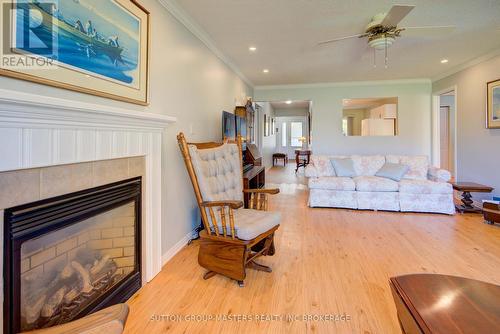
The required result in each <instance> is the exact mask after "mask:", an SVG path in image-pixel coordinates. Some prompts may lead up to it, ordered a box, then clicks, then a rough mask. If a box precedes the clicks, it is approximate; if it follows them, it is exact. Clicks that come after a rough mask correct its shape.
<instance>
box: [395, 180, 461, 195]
mask: <svg viewBox="0 0 500 334" xmlns="http://www.w3.org/2000/svg"><path fill="white" fill-rule="evenodd" d="M399 192H400V193H406V194H420V195H421V194H453V187H452V185H451V184H449V183H446V182H434V181H430V180H401V182H399Z"/></svg>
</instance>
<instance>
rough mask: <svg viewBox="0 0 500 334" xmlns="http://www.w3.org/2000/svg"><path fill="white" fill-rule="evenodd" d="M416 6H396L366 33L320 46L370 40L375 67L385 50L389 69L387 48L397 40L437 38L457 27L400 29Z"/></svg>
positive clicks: (321, 43)
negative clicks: (355, 39) (407, 37)
mask: <svg viewBox="0 0 500 334" xmlns="http://www.w3.org/2000/svg"><path fill="white" fill-rule="evenodd" d="M414 8H415V6H414V5H394V6H392V8H391V10H389V12H388V13H380V14H377V15H375V16H374V17H373V18H372V20H371V22H370V23H368V25H367V26H366V28H365V32H364V33H361V34H357V35H352V36H344V37H339V38H334V39H329V40H326V41H322V42H319V43H318V45H324V44H330V43H334V42H338V41H343V40H346V39H350V38H365V37H366V38H368V45H369V46H370V47H372V48H373V49H374V66H376V61H375V60H376V59H375V57H376V51H377V50H385V66H386V67H387V62H388V57H387V48H388V47H390V46H391V45H392V44H393V43H394V41H395V40H396V38H398V37H402V35H401V33H403V32H404V33H403V36H405V35H408V36H410V35H412V36H435V35H441V34H447V33H451V32H453V31H454V30H455V28H456V27H455V26H422V27H398V24H399V22H401V20H403V19H404V18H405V17H406V16H407V15H408V14H409V13H410V12H411V11H412V10H413V9H414Z"/></svg>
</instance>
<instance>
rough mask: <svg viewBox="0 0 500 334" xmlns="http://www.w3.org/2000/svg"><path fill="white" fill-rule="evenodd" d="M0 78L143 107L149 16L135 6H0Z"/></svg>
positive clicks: (113, 0)
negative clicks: (0, 76)
mask: <svg viewBox="0 0 500 334" xmlns="http://www.w3.org/2000/svg"><path fill="white" fill-rule="evenodd" d="M0 2H1V4H2V6H1V11H2V13H1V17H2V21H3V22H8V24H2V26H1V27H0V29H1V34H0V36H1V38H2V42H1V51H0V52H1V55H0V56H1V58H2V59H1V62H0V75H4V76H9V77H13V78H16V79H22V80H29V81H33V82H36V83H41V84H46V85H50V86H55V87H58V88H64V89H69V90H74V91H78V92H82V93H87V94H93V95H96V96H101V97H106V98H111V99H115V100H120V101H125V102H130V103H135V104H140V105H147V104H148V102H149V91H148V90H149V87H148V84H149V83H148V81H149V47H150V14H149V12H148V11H147V10H146V9H145V8H144V7H142V6H141V5H140V4H139V3H138V2H136V1H135V0H0Z"/></svg>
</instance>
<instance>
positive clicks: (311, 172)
mask: <svg viewBox="0 0 500 334" xmlns="http://www.w3.org/2000/svg"><path fill="white" fill-rule="evenodd" d="M304 173H305V176H306V177H318V170H317V169H316V167H315V166H314V165H313V164H309V165H307V166H306V168H305V172H304Z"/></svg>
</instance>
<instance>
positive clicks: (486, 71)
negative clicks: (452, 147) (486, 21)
mask: <svg viewBox="0 0 500 334" xmlns="http://www.w3.org/2000/svg"><path fill="white" fill-rule="evenodd" d="M499 78H500V56H497V57H495V58H492V59H490V60H487V61H485V62H482V63H480V64H477V65H475V66H473V67H469V68H467V69H465V70H463V71H460V72H458V73H455V74H453V75H451V76H449V77H446V78H444V79H441V80H439V81H436V82H434V83H433V85H432V90H433V91H434V92H439V91H442V90H443V89H447V88H450V87H453V86H455V85H456V86H457V91H456V94H457V105H456V117H457V129H456V131H457V143H456V145H457V172H458V174H457V180H458V181H464V182H465V181H471V182H479V183H483V184H485V185H489V186H492V187H495V188H496V189H495V191H494V193H495V194H497V195H500V173H498V166H499V165H500V155H499V154H498V152H499V147H500V129H487V128H486V83H487V82H489V81H493V80H497V79H499ZM480 197H491V195H480V194H478V196H477V198H480Z"/></svg>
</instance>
